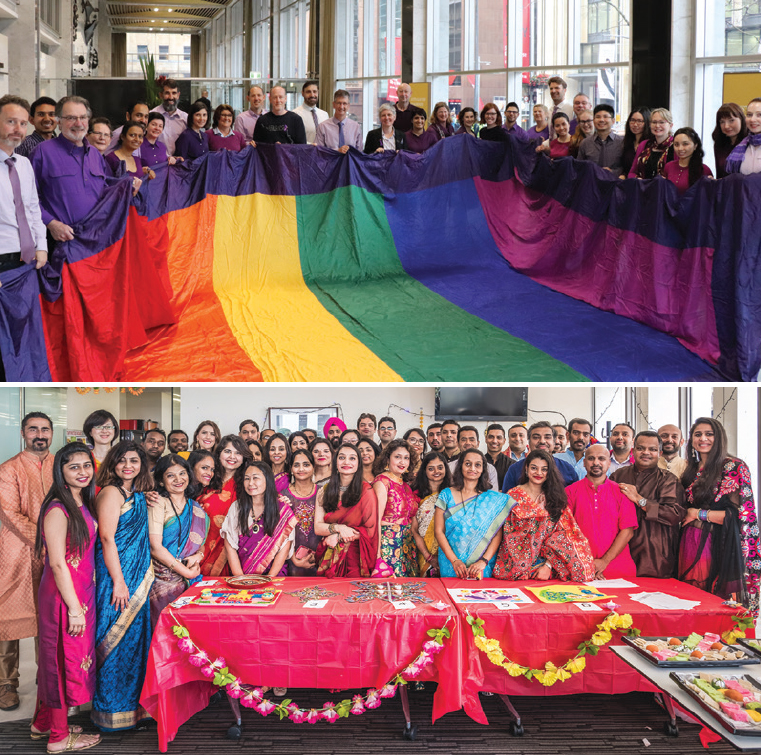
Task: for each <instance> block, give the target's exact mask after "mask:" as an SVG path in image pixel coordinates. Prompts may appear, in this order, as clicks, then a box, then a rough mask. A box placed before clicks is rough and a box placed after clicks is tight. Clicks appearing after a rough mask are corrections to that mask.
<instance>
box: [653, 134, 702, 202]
mask: <svg viewBox="0 0 761 755" xmlns="http://www.w3.org/2000/svg"><path fill="white" fill-rule="evenodd" d="M703 154H704V153H703V145H702V144H701V143H700V137H699V136H698V135H697V132H696V131H695V130H694V129H691V128H690V127H689V126H685V127H684V128H680V129H677V130H676V133H675V134H674V155H675V158H676V159H674V160H672V161H671V162H670V163H666V167H665V168H664V170H663V177H664V178H667V179H668V180H669V181H671V183H673V184H674V185H675V186H676V188H677V190H678V191H679V193H680V194H684V192H685V191H687V189H689V188H690V186H692V185H693V184H694V183H697V182H698V181H699V180H700V179H701V178H704V177H710V178H713V173H711V169H710V168H709V167H708V166H707V165H704V164H703Z"/></svg>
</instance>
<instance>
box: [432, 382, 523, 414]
mask: <svg viewBox="0 0 761 755" xmlns="http://www.w3.org/2000/svg"><path fill="white" fill-rule="evenodd" d="M527 418H528V388H479V387H476V386H468V387H465V388H456V387H450V386H445V387H443V388H437V389H436V419H437V420H439V421H441V420H444V419H467V420H476V421H477V420H480V421H487V420H500V419H503V420H509V421H511V422H525V421H526V419H527Z"/></svg>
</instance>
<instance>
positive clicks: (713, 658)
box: [621, 632, 761, 668]
mask: <svg viewBox="0 0 761 755" xmlns="http://www.w3.org/2000/svg"><path fill="white" fill-rule="evenodd" d="M621 639H622V640H623V641H624V642H625V643H626V644H627V645H629V646H630V647H633V648H634V649H635V650H636V651H637V652H638V653H639V654H640V655H641V656H642V657H643V658H646V659H647V660H648V661H650V663H652V664H654V665H655V666H660V667H662V668H711V667H716V666H746V665H748V664H755V663H761V657H758V656H755V655H753V654H751V653H749V652H748V651H747V650H746V649H745V648H742V647H739V646H738V645H727V644H726V643H725V642H722V641H721V637H719V635H718V634H713V633H712V632H706V633H705V634H703V635H701V634H698V633H697V632H693V633H692V634H691V635H689V636H688V637H636V638H635V637H622V638H621Z"/></svg>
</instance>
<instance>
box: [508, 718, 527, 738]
mask: <svg viewBox="0 0 761 755" xmlns="http://www.w3.org/2000/svg"><path fill="white" fill-rule="evenodd" d="M510 734H511V735H512V736H514V737H522V736H523V734H524V732H523V724H522V723H521V722H520V721H510Z"/></svg>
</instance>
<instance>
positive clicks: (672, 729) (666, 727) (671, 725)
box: [663, 721, 679, 737]
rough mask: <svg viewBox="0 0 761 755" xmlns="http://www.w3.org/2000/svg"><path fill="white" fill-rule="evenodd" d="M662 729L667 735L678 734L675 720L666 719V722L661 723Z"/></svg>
mask: <svg viewBox="0 0 761 755" xmlns="http://www.w3.org/2000/svg"><path fill="white" fill-rule="evenodd" d="M663 731H665V732H666V736H667V737H678V736H679V727H678V726H677V724H676V722H675V721H666V723H665V724H663Z"/></svg>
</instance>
